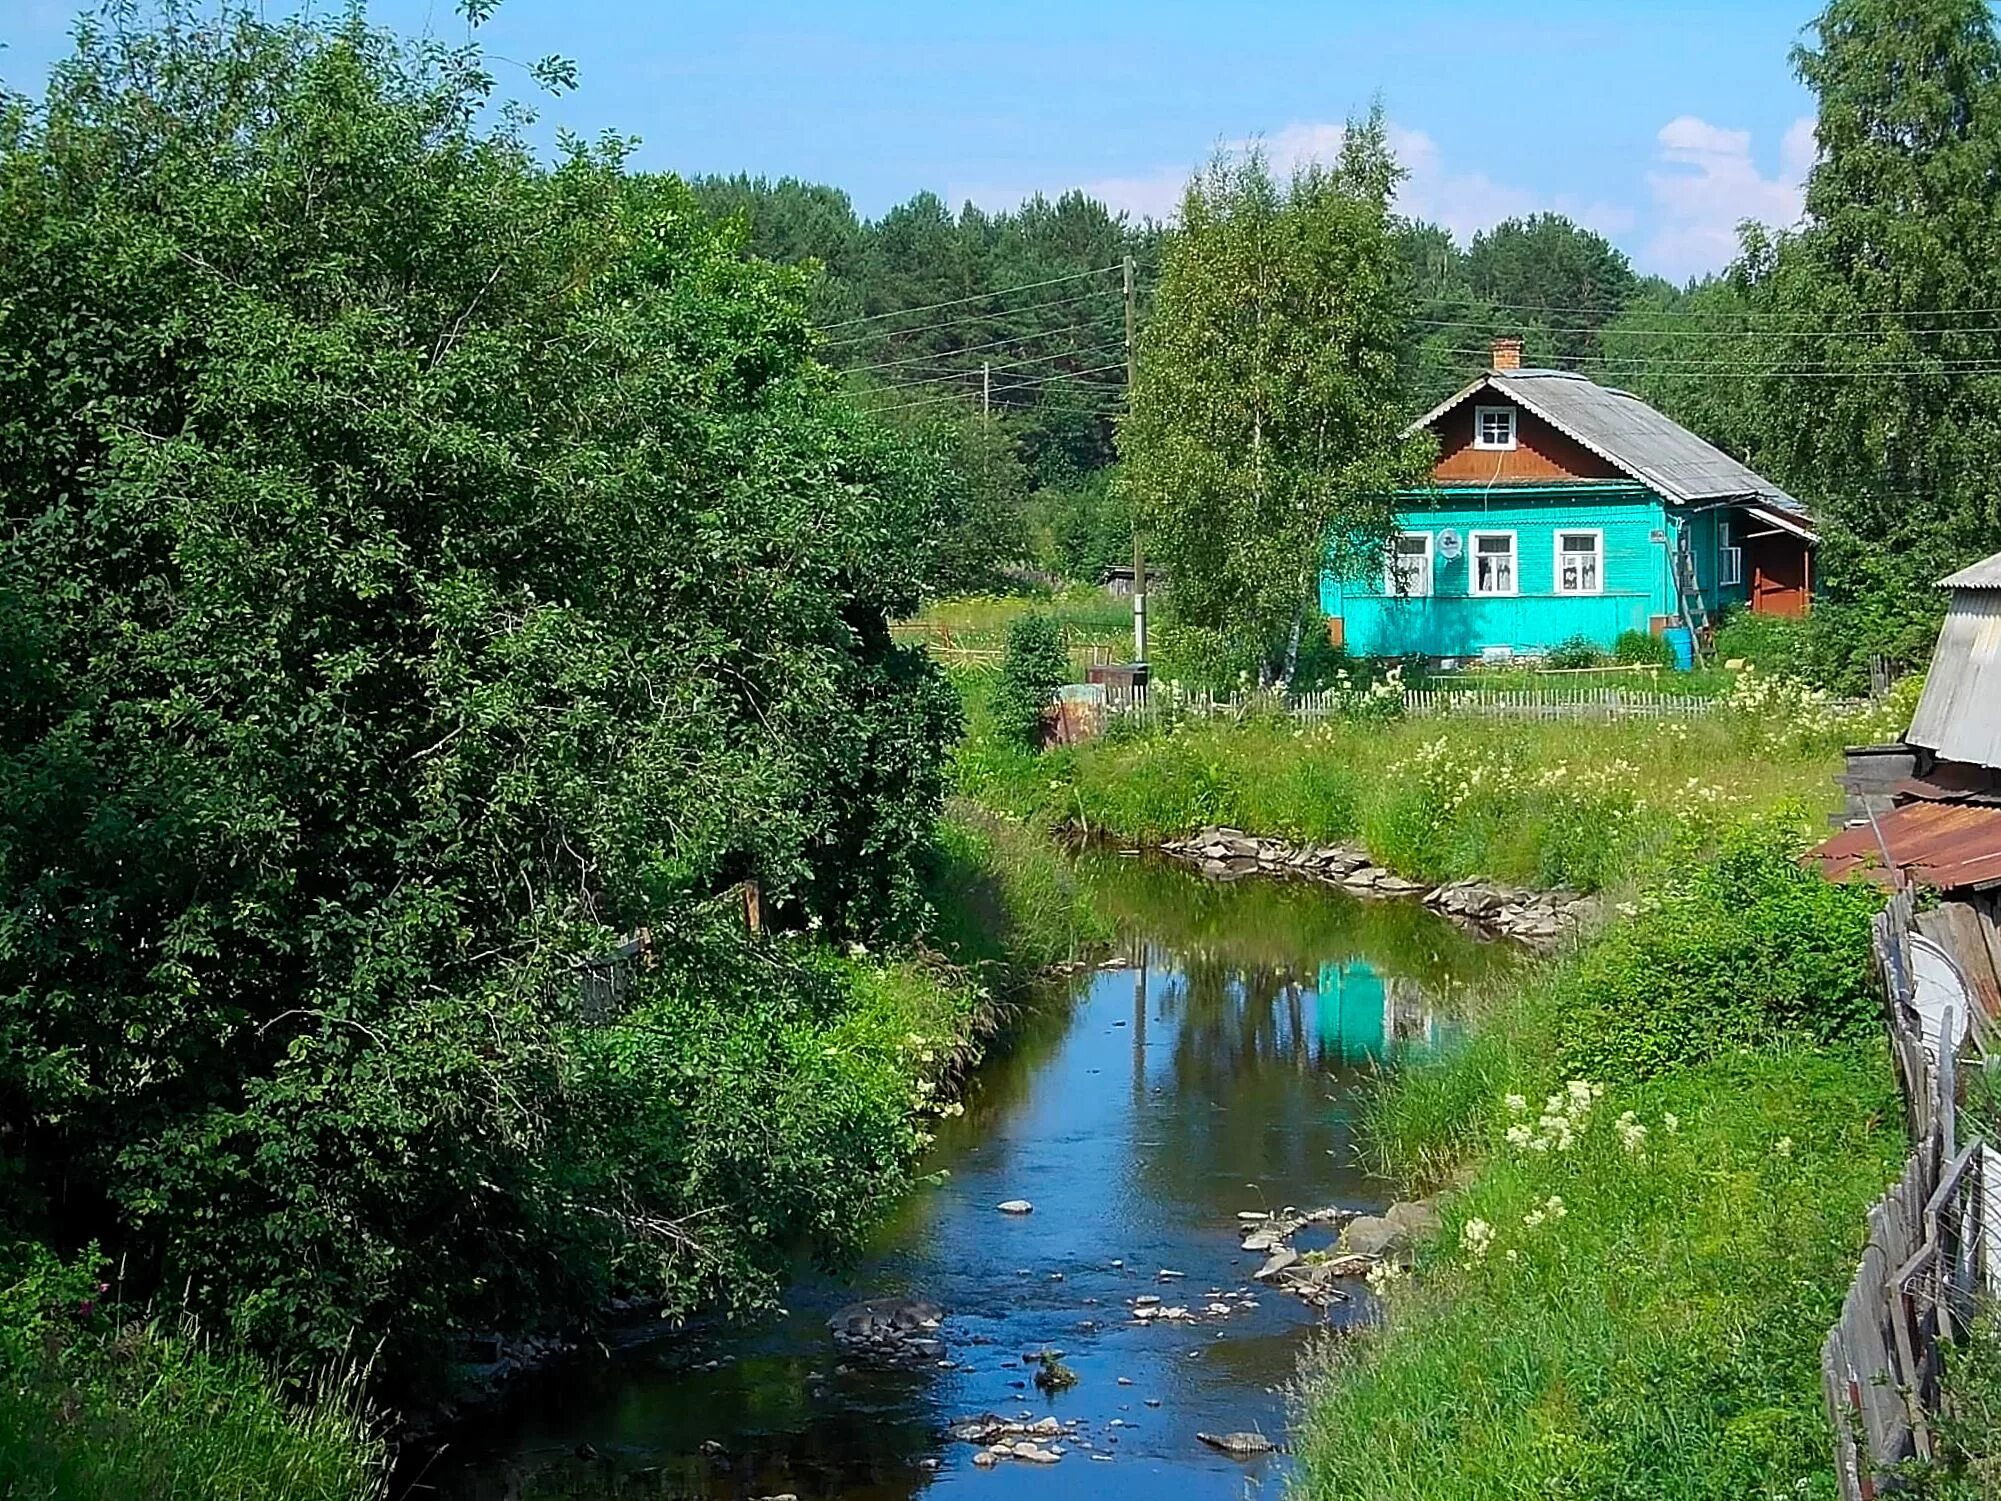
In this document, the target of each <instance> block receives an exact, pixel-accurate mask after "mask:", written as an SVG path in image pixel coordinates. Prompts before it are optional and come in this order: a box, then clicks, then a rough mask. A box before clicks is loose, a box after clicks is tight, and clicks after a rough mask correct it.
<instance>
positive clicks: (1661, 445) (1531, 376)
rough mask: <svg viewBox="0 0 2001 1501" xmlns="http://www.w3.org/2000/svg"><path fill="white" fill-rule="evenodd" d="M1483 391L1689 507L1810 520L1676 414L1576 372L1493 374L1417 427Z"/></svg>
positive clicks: (1804, 511)
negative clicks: (1744, 506)
mask: <svg viewBox="0 0 2001 1501" xmlns="http://www.w3.org/2000/svg"><path fill="white" fill-rule="evenodd" d="M1483 389H1485V390H1494V391H1499V392H1500V393H1501V394H1502V395H1504V396H1506V397H1508V398H1509V399H1510V400H1512V401H1514V402H1517V403H1519V404H1520V405H1521V406H1523V407H1526V408H1527V409H1528V410H1529V411H1531V412H1533V413H1535V414H1536V416H1538V417H1540V418H1542V419H1543V420H1544V421H1545V422H1547V423H1549V424H1550V425H1551V426H1552V427H1555V428H1557V429H1558V430H1560V431H1562V432H1564V433H1567V434H1569V435H1570V436H1571V437H1573V438H1575V439H1576V440H1577V441H1578V442H1579V443H1582V444H1583V445H1584V446H1585V447H1586V448H1589V449H1591V450H1592V451H1593V452H1594V453H1596V454H1598V455H1599V457H1601V458H1603V459H1605V460H1606V461H1607V462H1609V463H1611V464H1614V465H1616V466H1617V467H1618V468H1620V469H1622V470H1624V471H1625V472H1626V473H1627V474H1629V475H1631V476H1632V477H1633V478H1634V479H1636V480H1638V481H1640V483H1642V484H1644V485H1647V486H1648V487H1650V488H1651V489H1653V490H1655V491H1657V492H1659V493H1660V494H1661V495H1664V496H1666V497H1667V498H1668V499H1669V500H1673V501H1678V502H1680V503H1681V504H1684V505H1693V504H1698V503H1701V502H1704V501H1717V500H1747V501H1757V502H1759V503H1762V504H1764V505H1767V506H1770V507H1772V508H1773V509H1775V510H1779V511H1785V512H1788V513H1790V514H1792V515H1794V516H1799V517H1805V516H1806V515H1808V510H1807V507H1806V506H1805V505H1804V504H1803V503H1802V502H1800V501H1799V500H1796V499H1795V498H1794V497H1792V496H1790V495H1788V494H1787V493H1786V492H1785V491H1783V490H1781V489H1780V488H1779V487H1778V486H1777V485H1775V484H1773V483H1772V482H1771V481H1770V480H1768V479H1766V478H1765V477H1764V476H1762V475H1760V474H1758V473H1756V472H1755V471H1753V470H1751V469H1749V468H1746V467H1745V466H1744V465H1743V464H1740V463H1738V462H1737V460H1735V459H1733V458H1731V457H1730V455H1729V454H1727V453H1725V452H1724V451H1723V450H1722V449H1720V448H1718V447H1717V446H1716V445H1715V444H1713V443H1707V442H1704V441H1703V440H1702V439H1701V438H1698V437H1696V435H1695V434H1694V433H1692V432H1690V431H1689V430H1688V429H1687V428H1685V427H1683V426H1682V425H1681V424H1680V423H1679V422H1676V421H1675V420H1674V419H1673V418H1672V417H1669V416H1667V415H1666V414H1665V413H1663V412H1657V411H1655V410H1654V409H1653V408H1652V407H1650V406H1648V405H1647V404H1646V403H1645V402H1644V401H1642V400H1640V398H1639V397H1637V396H1635V395H1633V394H1632V393H1631V392H1629V391H1621V390H1618V389H1617V388H1615V387H1612V386H1601V385H1599V384H1598V383H1597V382H1596V381H1594V380H1591V379H1590V378H1589V377H1587V376H1583V375H1579V374H1577V373H1576V372H1575V371H1572V370H1490V371H1488V372H1487V374H1486V375H1484V376H1482V377H1481V378H1480V379H1479V380H1477V381H1475V382H1474V383H1473V384H1472V385H1470V386H1468V387H1467V388H1466V389H1465V390H1463V391H1461V392H1459V393H1458V394H1457V395H1455V396H1452V397H1449V398H1448V399H1446V400H1445V401H1443V402H1441V403H1439V405H1437V406H1435V407H1433V408H1432V409H1431V410H1430V411H1429V412H1427V413H1425V414H1424V415H1423V416H1422V417H1420V418H1418V419H1417V421H1416V422H1414V423H1412V424H1411V428H1412V429H1413V430H1414V429H1416V428H1420V427H1426V426H1429V425H1430V424H1431V423H1432V422H1435V421H1436V420H1437V419H1438V418H1439V417H1442V416H1443V415H1444V414H1445V413H1447V412H1449V411H1451V410H1452V408H1454V407H1456V406H1458V405H1459V403H1460V402H1462V401H1464V400H1466V399H1467V398H1468V397H1469V396H1472V395H1474V394H1475V393H1476V392H1478V391H1481V390H1483Z"/></svg>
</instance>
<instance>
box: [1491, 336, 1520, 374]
mask: <svg viewBox="0 0 2001 1501" xmlns="http://www.w3.org/2000/svg"><path fill="white" fill-rule="evenodd" d="M1521 368H1522V341H1521V340H1520V339H1519V338H1517V337H1516V336H1515V335H1514V334H1496V335H1495V336H1494V369H1496V370H1519V369H1521Z"/></svg>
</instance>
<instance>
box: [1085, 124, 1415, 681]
mask: <svg viewBox="0 0 2001 1501" xmlns="http://www.w3.org/2000/svg"><path fill="white" fill-rule="evenodd" d="M1398 176H1399V172H1398V169H1397V166H1396V163H1395V161H1394V160H1393V159H1392V157H1391V156H1390V153H1389V150H1388V147H1387V145H1386V143H1385V140H1384V131H1383V124H1382V120H1381V117H1380V115H1377V116H1375V117H1372V118H1371V119H1370V120H1368V121H1367V122H1359V123H1354V124H1351V125H1350V127H1349V129H1348V131H1347V134H1346V137H1345V139H1344V141H1343V144H1342V148H1341V156H1340V159H1339V161H1338V162H1337V163H1336V164H1335V165H1334V166H1333V167H1331V168H1326V169H1322V168H1320V167H1315V166H1309V167H1306V168H1303V169H1301V170H1300V171H1298V172H1296V173H1295V174H1294V175H1293V178H1292V180H1291V182H1290V183H1289V184H1286V185H1283V186H1281V185H1280V184H1279V183H1278V182H1277V181H1275V180H1274V179H1273V177H1272V175H1271V172H1270V170H1269V168H1268V166H1267V164H1266V163H1265V161H1264V159H1263V158H1262V157H1261V156H1259V155H1258V154H1257V153H1256V152H1255V151H1253V152H1249V153H1245V154H1243V155H1240V156H1236V157H1229V156H1219V157H1218V158H1217V159H1216V161H1215V162H1213V163H1212V164H1211V165H1210V167H1209V168H1208V169H1207V170H1206V171H1205V172H1203V173H1202V174H1201V175H1200V176H1198V177H1197V178H1196V179H1195V180H1194V181H1193V182H1191V183H1190V184H1189V187H1188V192H1187V195H1186V197H1185V198H1184V199H1183V201H1182V206H1181V218H1180V222H1179V226H1178V228H1177V230H1176V232H1175V233H1174V234H1173V235H1172V236H1170V237H1169V238H1168V239H1167V240H1166V241H1165V242H1164V243H1163V246H1162V263H1161V271H1160V282H1159V285H1158V286H1157V288H1156V289H1155V294H1154V308H1153V316H1152V319H1151V321H1150V322H1149V323H1148V325H1147V327H1146V329H1145V332H1144V334H1143V336H1142V338H1141V341H1140V360H1139V373H1138V383H1137V385H1136V386H1135V388H1134V390H1133V393H1132V405H1131V411H1130V412H1129V414H1128V416H1127V418H1126V422H1125V424H1124V426H1123V427H1122V428H1121V430H1120V435H1119V438H1120V444H1121V448H1122V455H1123V460H1124V468H1123V471H1122V473H1121V482H1122V483H1123V484H1125V485H1126V486H1127V487H1128V489H1129V491H1130V493H1131V495H1132V497H1133V504H1134V512H1135V515H1136V518H1137V520H1138V524H1139V526H1140V528H1141V529H1142V531H1143V533H1144V534H1145V536H1146V538H1147V546H1148V549H1149V550H1150V552H1151V553H1152V554H1153V556H1155V557H1156V558H1157V559H1158V560H1159V561H1160V563H1161V564H1162V565H1163V566H1164V567H1165V568H1166V569H1167V571H1168V572H1169V573H1170V574H1171V575H1172V576H1173V579H1174V588H1173V591H1172V594H1171V596H1170V599H1171V607H1172V618H1173V621H1174V623H1175V626H1176V628H1177V629H1178V630H1179V631H1181V632H1182V633H1183V635H1184V636H1185V637H1188V638H1194V639H1199V640H1201V641H1203V642H1204V643H1206V644H1207V646H1208V648H1209V650H1210V651H1211V652H1212V653H1213V654H1214V655H1215V656H1216V657H1217V658H1219V659H1231V660H1234V661H1235V662H1237V663H1240V664H1242V665H1243V666H1244V667H1245V668H1247V669H1251V668H1254V669H1255V670H1256V672H1257V675H1258V678H1259V680H1260V681H1266V680H1269V679H1271V678H1287V677H1290V675H1291V671H1292V667H1293V664H1294V661H1295V659H1296V655H1297V652H1298V648H1299V637H1300V633H1301V630H1302V627H1303V625H1304V620H1305V616H1306V613H1307V611H1308V610H1309V608H1310V607H1311V596H1312V594H1313V592H1314V590H1315V588H1316V586H1317V583H1318V580H1319V578H1320V574H1321V570H1322V567H1323V564H1324V563H1325V561H1326V556H1327V549H1328V546H1329V539H1330V537H1331V538H1332V539H1333V542H1334V551H1335V566H1337V567H1341V566H1346V565H1349V564H1359V563H1360V562H1361V561H1362V560H1364V559H1367V558H1371V557H1376V558H1379V557H1380V556H1381V553H1382V551H1383V549H1384V547H1385V546H1386V545H1387V539H1388V536H1389V532H1390V530H1391V528H1392V526H1393V524H1394V496H1395V492H1396V490H1397V487H1398V486H1399V485H1400V484H1403V483H1406V482H1409V481H1411V480H1413V479H1415V478H1416V477H1417V476H1419V475H1420V474H1421V473H1422V466H1423V462H1424V459H1425V456H1426V449H1425V442H1424V440H1422V439H1420V438H1406V437H1404V436H1402V435H1401V432H1400V429H1401V428H1402V425H1403V418H1404V408H1403V393H1402V391H1401V389H1400V386H1399V383H1398V382H1399V376H1400V364H1399V353H1400V350H1401V347H1402V341H1403V338H1404V336H1405V332H1406V326H1405V322H1404V319H1405V313H1406V309H1405V305H1404V302H1403V299H1402V286H1401V279H1400V265H1399V262H1398V257H1397V252H1396V246H1395V242H1394V240H1393V238H1392V236H1391V233H1390V221H1389V205H1390V199H1391V195H1392V194H1393V192H1394V191H1395V188H1396V183H1397V179H1398Z"/></svg>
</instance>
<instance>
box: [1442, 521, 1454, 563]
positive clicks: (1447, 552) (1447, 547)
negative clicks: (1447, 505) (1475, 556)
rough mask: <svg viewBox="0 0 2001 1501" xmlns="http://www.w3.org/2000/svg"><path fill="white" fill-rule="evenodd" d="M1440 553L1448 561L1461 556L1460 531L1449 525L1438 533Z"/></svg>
mask: <svg viewBox="0 0 2001 1501" xmlns="http://www.w3.org/2000/svg"><path fill="white" fill-rule="evenodd" d="M1438 555H1439V556H1440V557H1441V558H1443V559H1445V561H1446V562H1448V563H1451V562H1454V561H1456V560H1457V559H1458V557H1459V533H1457V532H1455V531H1454V530H1453V529H1452V528H1451V527H1449V526H1448V527H1447V528H1446V529H1445V530H1444V531H1442V532H1440V533H1439V534H1438Z"/></svg>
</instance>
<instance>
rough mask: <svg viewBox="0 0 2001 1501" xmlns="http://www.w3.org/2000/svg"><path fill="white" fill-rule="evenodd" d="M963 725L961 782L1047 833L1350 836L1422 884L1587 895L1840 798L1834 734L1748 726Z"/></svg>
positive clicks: (974, 690) (1729, 717) (1722, 718)
mask: <svg viewBox="0 0 2001 1501" xmlns="http://www.w3.org/2000/svg"><path fill="white" fill-rule="evenodd" d="M979 698H980V692H979V688H978V685H977V684H976V683H974V684H972V686H971V690H970V692H969V710H970V715H969V718H970V722H971V725H972V733H971V734H970V735H969V736H968V738H967V739H966V741H965V742H964V743H962V745H961V746H960V748H959V750H958V752H957V757H956V760H955V763H954V774H955V777H956V781H957V786H958V788H959V790H960V791H961V792H962V793H963V794H964V795H965V796H967V797H969V798H971V799H974V800H976V801H978V802H980V803H982V804H985V805H987V806H989V807H994V808H1001V809H1005V810H1007V811H1009V812H1011V813H1013V814H1015V815H1016V816H1019V817H1022V818H1026V819H1029V820H1032V821H1036V822H1040V823H1043V824H1046V825H1052V826H1053V825H1069V826H1074V827H1078V828H1082V829H1085V830H1088V831H1094V832H1096V831H1102V832H1109V833H1113V834H1116V835H1119V836H1121V837H1124V838H1127V839H1135V840H1141V841H1155V840H1160V839H1164V838H1168V837H1171V836H1174V835H1179V834H1184V833H1187V832H1189V831H1191V830H1193V829H1195V828H1197V827H1200V826H1201V825H1203V824H1229V825H1234V826H1235V827H1238V828H1243V829H1248V830H1251V831H1253V832H1256V833H1260V834H1268V835H1274V836H1278V837H1283V838H1288V839H1296V840H1312V841H1316V842H1331V841H1337V840H1360V841H1362V842H1363V843H1365V844H1366V845H1367V847H1368V849H1369V851H1370V853H1371V854H1372V855H1373V856H1374V857H1375V858H1376V859H1377V860H1378V861H1380V862H1382V863H1383V864H1385V865H1387V866H1389V867H1390V868H1391V869H1393V870H1396V871H1398V872H1400V873H1402V874H1404V875H1408V876H1411V877H1413V878H1417V879H1423V880H1433V881H1442V880H1448V879H1453V878H1457V877H1464V876H1475V875H1478V876H1487V877H1491V878H1495V879H1500V880H1508V881H1518V882H1522V883H1526V884H1532V885H1540V886H1560V885H1561V886H1571V887H1575V888H1578V889H1581V890H1586V891H1595V890H1601V889H1607V888H1614V887H1617V886H1620V885H1621V884H1623V883H1625V882H1627V881H1629V880H1633V879H1637V878H1639V877H1640V876H1641V875H1642V874H1643V873H1644V872H1647V871H1650V870H1658V869H1660V868H1662V867H1663V866H1665V865H1670V864H1673V863H1677V862H1679V861H1683V860H1686V859H1687V858H1689V857H1691V856H1692V855H1693V854H1694V853H1695V852H1696V851H1698V850H1700V849H1702V848H1705V847H1707V846H1708V845H1709V844H1711V843H1713V842H1714V841H1715V839H1716V838H1717V836H1718V834H1719V833H1720V831H1721V830H1722V829H1723V828H1725V827H1727V826H1728V825H1729V824H1730V823H1732V822H1733V821H1735V820H1738V819H1741V818H1743V817H1746V816H1749V815H1752V814H1755V813H1760V812H1764V811H1767V810H1770V809H1773V808H1777V807H1785V808H1788V809H1790V810H1791V813H1792V815H1793V817H1794V818H1795V820H1796V821H1797V822H1798V823H1799V824H1800V825H1801V826H1802V827H1806V826H1810V825H1814V824H1817V823H1818V822H1820V820H1821V819H1822V818H1823V817H1824V815H1825V814H1826V813H1827V812H1828V811H1830V810H1831V809H1832V808H1833V806H1834V805H1835V801H1836V791H1835V787H1834V783H1833V781H1832V777H1833V775H1834V773H1835V772H1836V771H1837V770H1838V769H1839V764H1840V762H1839V755H1840V743H1841V740H1842V732H1841V730H1840V729H1839V728H1838V727H1835V728H1833V729H1830V730H1827V731H1815V732H1809V733H1800V734H1795V733H1792V732H1791V731H1790V730H1781V729H1779V728H1778V727H1775V726H1774V725H1773V724H1771V723H1768V722H1763V721H1761V720H1759V719H1755V718H1750V717H1746V716H1739V715H1734V714H1718V715H1716V716H1714V717H1711V718H1704V719H1697V720H1640V719H1631V720H1618V721H1613V722H1610V723H1606V722H1595V721H1565V722H1557V723H1525V722H1518V721H1507V720H1488V719H1478V720H1475V719H1457V718H1450V717H1447V718H1443V719H1391V720H1359V719H1330V720H1327V721H1325V722H1323V723H1320V724H1317V725H1315V726H1313V727H1311V728H1302V727H1298V726H1295V725H1292V724H1290V723H1285V722H1278V723H1272V722H1251V723H1245V724H1238V723H1211V724H1192V725H1189V726H1186V727H1183V728H1180V729H1177V730H1172V731H1166V732H1161V733H1153V734H1144V735H1139V736H1136V737H1131V738H1121V737H1111V738H1107V739H1104V740H1100V741H1098V742H1095V743H1093V744H1090V745H1086V746H1081V747H1077V748H1072V749H1062V750H1054V751H1049V752H1045V753H1044V754H1042V755H1039V756H1038V755H1034V754H1031V753H1028V752H1024V751H1021V750H1018V749H1016V748H1014V747H1011V746H1008V745H1006V744H1004V743H1002V742H1001V741H1000V740H998V739H997V738H996V737H993V736H991V735H987V734H984V733H982V731H981V709H980V702H979Z"/></svg>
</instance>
